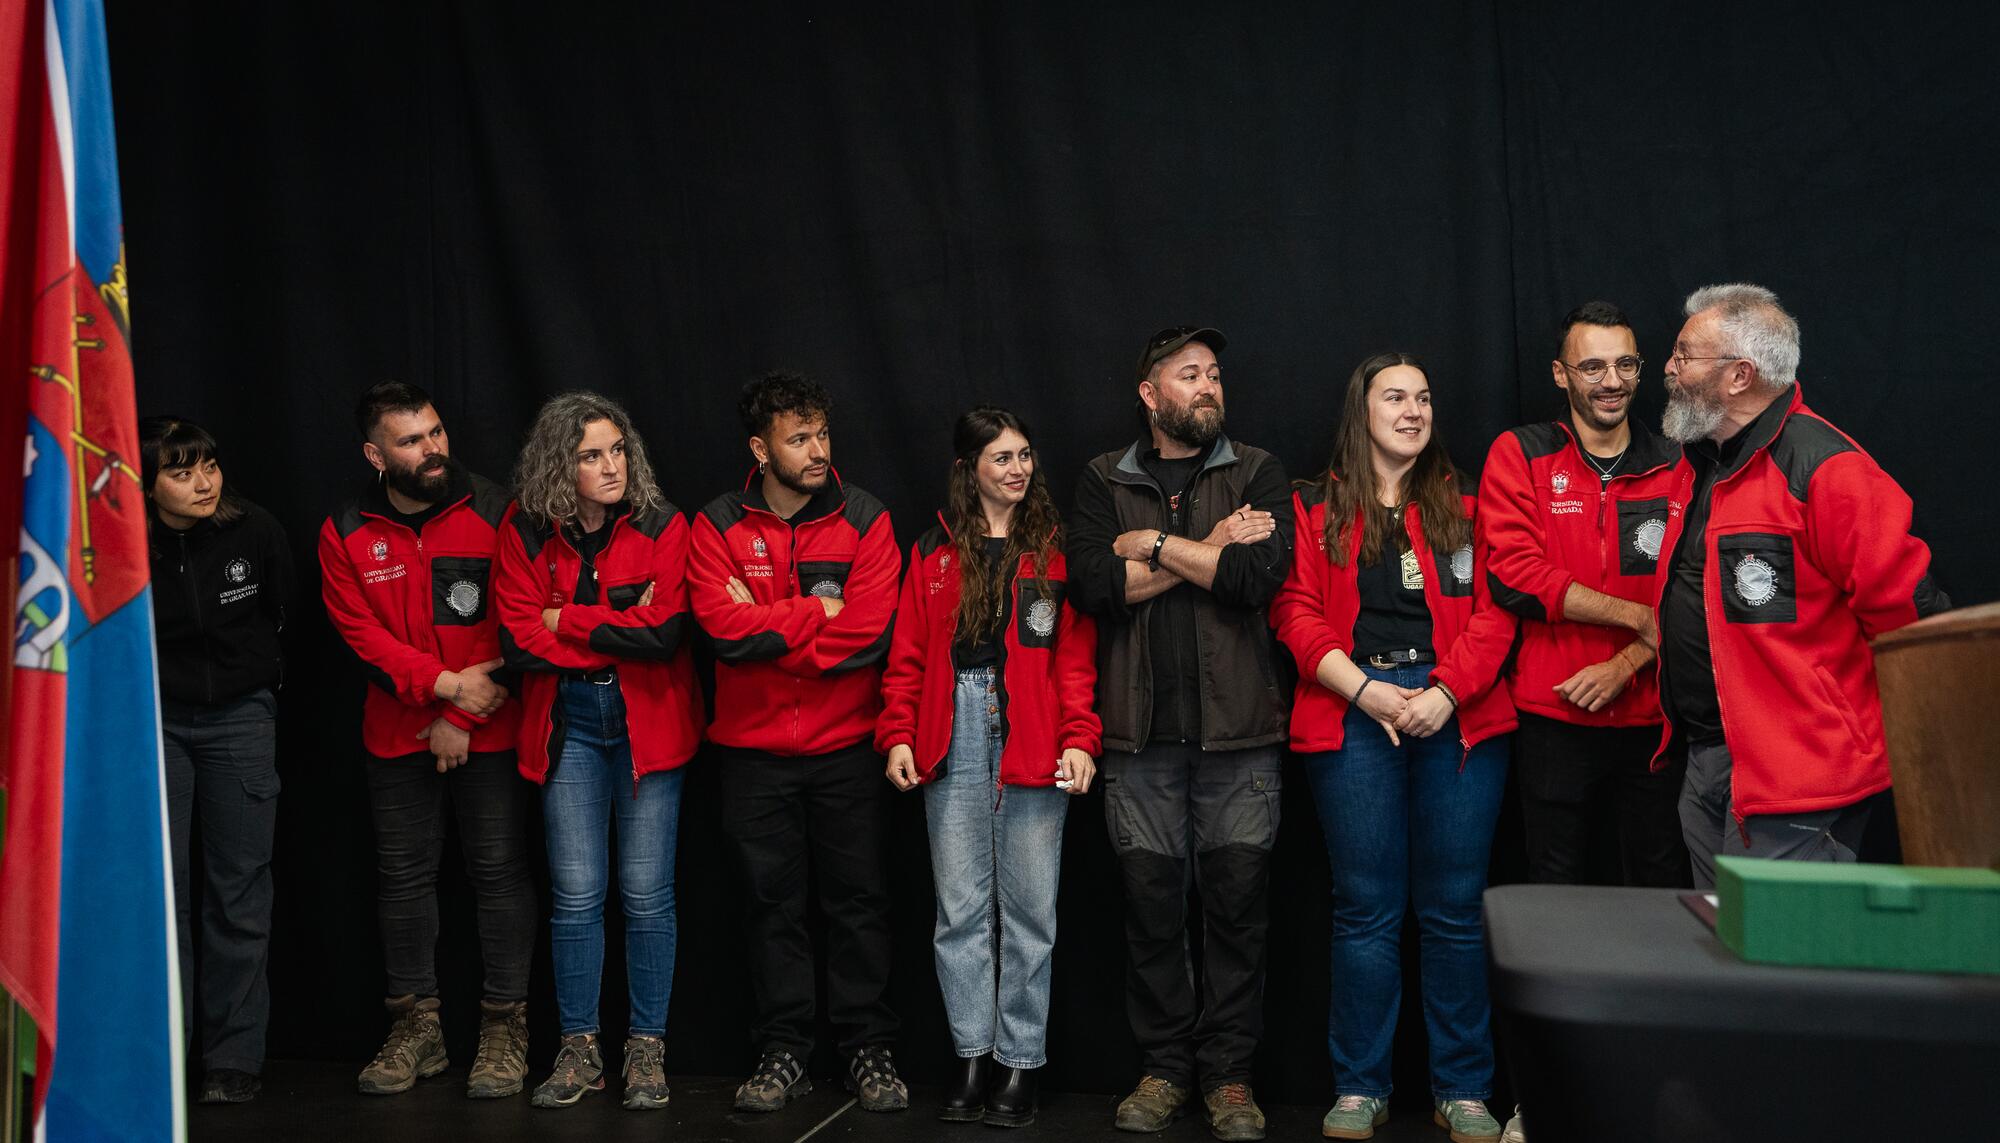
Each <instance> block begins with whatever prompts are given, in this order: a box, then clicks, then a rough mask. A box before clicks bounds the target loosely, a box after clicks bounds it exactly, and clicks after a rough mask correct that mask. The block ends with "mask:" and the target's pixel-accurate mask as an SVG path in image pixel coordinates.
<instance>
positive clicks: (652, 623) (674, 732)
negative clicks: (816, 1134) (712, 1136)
mask: <svg viewBox="0 0 2000 1143" xmlns="http://www.w3.org/2000/svg"><path fill="white" fill-rule="evenodd" d="M514 485H515V487H516V488H517V489H518V490H519V492H518V497H517V499H516V501H515V503H514V506H513V507H512V508H511V509H509V510H508V515H507V521H506V523H504V524H502V525H501V528H500V574H499V576H498V577H497V580H496V582H495V585H494V599H495V603H496V606H497V607H498V609H499V613H500V626H501V646H502V648H503V649H504V651H505V653H506V655H507V657H508V659H509V661H510V663H511V664H512V665H513V666H515V667H517V668H519V669H520V670H521V672H522V683H521V696H522V713H521V745H520V766H521V773H522V775H523V776H525V777H527V778H528V779H529V780H531V781H534V782H539V783H541V784H542V819H543V822H544V824H545V826H546V828H547V834H548V852H549V880H550V883H551V888H552V889H553V891H554V908H553V915H552V916H551V918H550V920H549V934H550V942H549V943H550V948H551V953H552V959H553V960H554V962H555V977H556V1008H557V1010H558V1011H557V1015H558V1016H559V1017H560V1018H561V1021H562V1046H561V1047H560V1048H559V1049H558V1050H557V1052H556V1060H555V1066H554V1067H553V1068H552V1069H551V1070H550V1073H549V1078H548V1079H546V1080H544V1081H543V1082H542V1083H541V1085H540V1086H538V1087H536V1088H535V1093H534V1095H533V1096H532V1097H531V1102H533V1104H534V1105H535V1106H536V1107H567V1106H569V1105H570V1104H573V1103H575V1102H576V1101H577V1100H579V1099H582V1098H583V1096H584V1095H585V1094H586V1093H588V1092H592V1091H598V1090H601V1089H602V1088H603V1087H604V1055H603V1052H602V1051H601V1049H600V1048H599V1046H598V1043H597V1031H598V1019H597V1002H598V993H599V990H600V987H601V985H602V983H603V975H604V907H605V898H606V896H607V894H608V890H609V883H610V852H611V848H612V846H611V835H612V830H613V828H614V825H615V828H616V830H617V835H618V845H617V851H618V892H619V896H620V898H621V900H622V901H623V903H624V909H625V981H626V989H627V992H628V1002H629V1004H630V1009H629V1014H628V1025H629V1026H628V1033H629V1035H628V1036H627V1038H626V1040H625V1051H624V1092H625V1095H624V1104H625V1106H626V1107H628V1108H632V1109H635V1110H639V1109H650V1108H659V1107H665V1106H666V1105H667V1097H668V1089H667V1077H666V1065H665V1055H664V1053H665V1042H666V1041H665V1037H666V1030H667V1003H668V999H669V997H670V996H671V995H672V992H673V983H674V943H675V940H676V937H677V914H676V909H675V897H674V853H675V848H676V842H677V839H678V836H679V830H680V815H681V775H682V771H681V769H680V767H681V766H682V765H683V764H685V763H686V762H687V760H688V759H689V758H691V757H693V755H694V751H695V746H696V745H697V744H698V743H699V742H700V740H701V692H700V691H699V690H698V689H696V686H695V679H694V667H693V665H692V662H691V660H690V656H689V652H688V645H687V640H686V639H685V637H684V636H685V635H686V634H687V630H688V617H687V550H688V526H687V519H686V518H685V517H683V516H682V515H681V514H680V511H679V510H678V509H676V508H675V507H674V506H673V505H672V504H671V503H669V502H668V501H667V499H666V497H664V496H662V495H661V494H660V488H659V485H658V484H657V483H656V482H655V481H654V479H653V467H652V464H651V463H650V462H649V461H648V459H647V457H646V446H645V443H644V442H643V441H641V440H640V439H639V433H638V430H636V429H634V428H633V427H632V420H631V418H630V417H628V416H627V415H626V413H625V410H624V409H622V408H620V407H619V406H618V405H617V403H615V402H613V401H611V400H609V399H607V398H605V397H601V396H598V395H597V394H595V393H563V394H560V395H558V396H555V397H551V398H550V399H549V401H548V403H547V404H545V405H543V406H542V410H541V412H540V414H539V415H537V416H536V417H535V423H534V426H533V427H532V428H530V429H529V430H528V442H527V444H526V445H524V446H523V447H522V449H521V459H520V462H519V463H518V465H517V466H516V467H515V470H514Z"/></svg>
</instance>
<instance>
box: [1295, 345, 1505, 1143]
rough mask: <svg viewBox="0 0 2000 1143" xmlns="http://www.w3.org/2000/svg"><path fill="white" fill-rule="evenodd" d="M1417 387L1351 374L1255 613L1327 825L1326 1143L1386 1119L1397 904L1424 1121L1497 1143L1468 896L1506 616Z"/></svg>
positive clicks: (1493, 800)
mask: <svg viewBox="0 0 2000 1143" xmlns="http://www.w3.org/2000/svg"><path fill="white" fill-rule="evenodd" d="M1431 399H1432V391H1431V384H1430V378H1429V376H1428V375H1427V373H1426V372H1425V370H1424V367H1423V365H1422V363H1420V362H1419V361H1418V360H1417V359H1416V358H1415V357H1412V356H1410V355H1409V354H1405V353H1383V354H1377V355H1376V356H1374V357H1370V358H1368V359H1367V360H1366V361H1363V362H1362V363H1361V365H1360V367H1359V368H1357V369H1356V370H1355V371H1354V374H1353V376H1351V377H1350V378H1349V379H1348V383H1347V396H1346V406H1345V409H1344V415H1343V416H1342V418H1341V423H1340V428H1339V429H1338V431H1337V432H1336V433H1335V435H1334V445H1333V457H1332V459H1331V460H1330V461H1329V462H1328V465H1327V471H1326V473H1325V474H1324V475H1323V476H1321V477H1320V478H1319V479H1318V480H1317V481H1315V482H1313V483H1312V484H1310V485H1308V486H1306V487H1304V488H1302V489H1301V490H1300V491H1299V492H1298V493H1297V495H1296V501H1297V502H1296V504H1295V505H1294V508H1295V520H1296V521H1297V523H1296V527H1297V528H1298V533H1297V552H1298V555H1297V557H1296V558H1295V559H1294V560H1293V563H1292V571H1291V575H1290V577H1289V578H1288V579H1287V580H1286V582H1285V586H1284V588H1283V589H1282V590H1280V591H1279V593H1278V597H1277V600H1276V601H1275V602H1274V603H1273V604H1272V607H1271V618H1272V623H1273V625H1274V626H1276V628H1277V629H1278V638H1279V640H1280V641H1281V642H1283V643H1284V644H1285V646H1286V647H1287V648H1288V649H1289V650H1290V651H1291V652H1292V654H1293V656H1294V657H1295V658H1296V659H1297V661H1298V667H1299V681H1298V686H1297V690H1296V693H1295V695H1294V701H1293V706H1292V734H1291V737H1292V749H1293V750H1294V751H1297V752H1298V753H1300V754H1302V755H1304V757H1305V764H1306V776H1307V778H1308V780H1309V781H1310V782H1311V784H1312V791H1313V800H1314V802H1315V803H1316V804H1317V806H1318V809H1319V818H1320V824H1321V826H1322V827H1323V828H1324V830H1325V833H1326V848H1327V859H1328V862H1329V864H1330V865H1331V867H1332V883H1333V1000H1332V1005H1331V1012H1330V1013H1329V1016H1328V1028H1327V1042H1328V1048H1329V1051H1330V1054H1331V1055H1332V1058H1333V1072H1334V1088H1335V1091H1336V1093H1337V1098H1336V1099H1335V1102H1334V1106H1333V1109H1332V1110H1331V1111H1329V1112H1328V1113H1327V1116H1326V1121H1325V1123H1324V1124H1323V1131H1324V1133H1325V1135H1326V1136H1327V1137H1329V1138H1333V1139H1366V1138H1368V1137H1370V1136H1371V1135H1373V1134H1374V1129H1375V1126H1376V1125H1377V1124H1379V1123H1381V1122H1383V1121H1384V1120H1385V1119H1386V1118H1387V1116H1388V1097H1389V1074H1390V1073H1389V1061H1390V1047H1391V1043H1392V1040H1393V1037H1394V1035H1395V1029H1396V1011H1397V1007H1398V1004H1399V1002H1400V1000H1401V997H1402V991H1403V984H1402V970H1401V956H1400V952H1399V950H1398V941H1399V937H1400V934H1401V932H1402V927H1403V915H1404V911H1405V909H1406V908H1407V907H1410V906H1412V905H1414V908H1415V911H1416V914H1417V922H1418V931H1419V934H1420V939H1421V940H1422V944H1423V952H1422V963H1423V997H1424V1024H1425V1030H1426V1031H1427V1032H1428V1033H1429V1040H1430V1060H1431V1097H1432V1100H1433V1106H1434V1111H1435V1119H1436V1121H1437V1123H1438V1124H1439V1125H1440V1126H1444V1127H1446V1128H1448V1129H1449V1130H1450V1131H1451V1137H1452V1139H1454V1140H1457V1141H1459V1143H1465V1141H1469V1140H1490V1139H1497V1138H1499V1135H1500V1125H1499V1123H1498V1122H1497V1121H1496V1120H1494V1118H1493V1116H1492V1115H1491V1114H1490V1113H1489V1112H1488V1111H1487V1109H1486V1105H1485V1100H1486V1099H1487V1098H1488V1097H1489V1096H1490V1095H1491V1094H1492V1085H1493V1045H1492V1039H1491V1036H1490V1035H1489V1032H1488V1019H1489V1016H1488V1012H1489V1009H1488V1004H1487V997H1486V953H1485V934H1484V929H1483V926H1482V921H1481V916H1480V894H1481V892H1482V891H1484V889H1485V888H1486V861H1487V852H1488V850H1490V849H1491V848H1492V844H1493V829H1494V824H1495V822H1496V821H1497V820H1498V818H1499V813H1500V792H1501V787H1502V784H1503V783H1504V781H1505V778H1506V773H1507V745H1506V741H1505V739H1503V738H1500V737H1497V736H1499V735H1502V734H1504V733H1506V732H1507V731H1510V730H1512V729H1514V724H1515V719H1514V707H1513V703H1512V701H1511V700H1510V699H1509V697H1508V694H1507V690H1506V686H1505V684H1504V683H1502V682H1500V681H1499V673H1500V668H1501V665H1502V663H1503V662H1504V661H1505V659H1506V655H1507V650H1508V646H1509V644H1510V643H1511V641H1512V638H1513V622H1512V620H1511V618H1510V617H1509V616H1508V614H1507V613H1506V612H1505V611H1503V610H1501V609H1500V608H1498V607H1497V606H1495V605H1494V604H1493V601H1492V599H1491V598H1490V597H1489V596H1488V594H1487V591H1486V589H1485V585H1484V576H1483V575H1482V574H1481V573H1482V572H1483V571H1484V568H1483V567H1482V566H1481V564H1482V563H1483V561H1482V560H1478V559H1475V552H1474V545H1473V528H1472V519H1471V517H1472V512H1473V499H1472V497H1471V496H1469V495H1465V494H1463V493H1462V492H1461V490H1460V482H1459V477H1458V473H1457V471H1456V470H1455V469H1454V468H1453V467H1452V463H1451V458H1450V457H1449V456H1448V455H1446V453H1445V448H1444V444H1443V442H1442V441H1441V440H1440V439H1439V437H1438V435H1437V432H1436V431H1435V426H1434V424H1433V421H1432V402H1431Z"/></svg>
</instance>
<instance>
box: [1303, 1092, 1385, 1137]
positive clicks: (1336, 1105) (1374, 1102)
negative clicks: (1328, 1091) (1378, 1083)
mask: <svg viewBox="0 0 2000 1143" xmlns="http://www.w3.org/2000/svg"><path fill="white" fill-rule="evenodd" d="M1387 1122H1389V1101H1388V1100H1386V1099H1380V1098H1378V1097H1376V1096H1372V1095H1342V1096H1336V1097H1335V1098H1334V1101H1333V1110H1332V1111H1329V1112H1327V1113H1326V1118H1325V1119H1322V1120H1320V1121H1319V1133H1320V1134H1321V1135H1324V1136H1326V1137H1327V1138H1328V1139H1373V1138H1374V1137H1375V1129H1376V1128H1377V1127H1380V1126H1382V1125H1383V1124H1384V1123H1387Z"/></svg>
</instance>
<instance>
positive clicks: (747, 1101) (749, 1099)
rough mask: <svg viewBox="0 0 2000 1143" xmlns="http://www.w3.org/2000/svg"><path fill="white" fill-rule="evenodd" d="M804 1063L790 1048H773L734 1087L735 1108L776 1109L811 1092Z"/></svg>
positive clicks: (753, 1109)
mask: <svg viewBox="0 0 2000 1143" xmlns="http://www.w3.org/2000/svg"><path fill="white" fill-rule="evenodd" d="M812 1089H813V1082H812V1080H811V1079H810V1078H808V1077H807V1076H806V1066H805V1065H804V1064H802V1063H800V1062H799V1059H798V1057H797V1056H794V1055H792V1054H791V1053H790V1052H786V1051H781V1050H779V1049H776V1048H773V1049H772V1050H770V1051H768V1052H765V1053H764V1055H763V1058H761V1059H759V1060H758V1061H757V1070H756V1071H755V1072H753V1073H751V1076H750V1078H749V1079H747V1080H744V1081H743V1086H741V1087H739V1088H737V1089H736V1110H738V1111H778V1110H781V1109H782V1108H783V1107H784V1106H785V1105H786V1104H788V1103H790V1102H792V1101H793V1100H795V1099H799V1098H802V1097H804V1096H808V1095H811V1094H812Z"/></svg>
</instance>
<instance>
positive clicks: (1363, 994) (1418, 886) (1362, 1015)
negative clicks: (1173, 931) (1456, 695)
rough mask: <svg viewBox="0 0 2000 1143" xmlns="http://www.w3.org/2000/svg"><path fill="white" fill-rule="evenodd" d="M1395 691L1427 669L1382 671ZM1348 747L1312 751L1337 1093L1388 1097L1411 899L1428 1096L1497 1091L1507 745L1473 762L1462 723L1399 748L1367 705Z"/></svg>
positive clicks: (1489, 743) (1421, 680)
mask: <svg viewBox="0 0 2000 1143" xmlns="http://www.w3.org/2000/svg"><path fill="white" fill-rule="evenodd" d="M1361 669H1362V671H1363V672H1364V673H1365V674H1367V675H1368V677H1370V678H1372V679H1378V680H1380V681H1381V682H1384V683H1388V684H1390V685H1393V686H1402V687H1411V688H1419V687H1423V686H1425V685H1427V684H1426V676H1427V675H1428V674H1429V673H1430V668H1429V667H1428V666H1425V665H1417V666H1408V667H1399V668H1396V669H1394V670H1388V671H1384V670H1378V669H1376V668H1374V667H1369V666H1363V667H1362V668H1361ZM1344 733H1345V738H1344V739H1343V742H1344V745H1343V746H1342V747H1341V748H1340V749H1339V750H1335V751H1332V752H1330V753H1323V754H1312V755H1308V756H1307V757H1306V776H1307V778H1308V779H1309V780H1310V781H1311V783H1312V792H1313V801H1314V803H1315V805H1316V806H1317V808H1318V810H1319V820H1320V825H1321V827H1322V828H1323V829H1324V830H1325V831H1326V855H1327V862H1328V864H1329V865H1330V866H1331V867H1332V883H1333V1001H1332V1004H1331V1005H1330V1008H1331V1011H1330V1012H1329V1013H1328V1018H1327V1050H1328V1052H1329V1054H1330V1055H1331V1056H1332V1057H1333V1083H1334V1090H1336V1091H1337V1092H1339V1093H1340V1094H1341V1095H1367V1096H1375V1097H1378V1098H1381V1097H1386V1096H1387V1095H1388V1094H1389V1089H1390V1077H1389V1057H1390V1052H1389V1049H1390V1045H1391V1042H1392V1041H1393V1039H1394V1037H1395V1033H1396V1014H1397V1010H1398V1008H1399V1007H1400V1006H1401V1002H1402V998H1403V972H1402V954H1401V947H1400V946H1401V937H1402V931H1403V913H1404V909H1405V907H1406V904H1410V905H1414V906H1415V908H1416V913H1417V928H1418V932H1419V934H1420V937H1421V940H1422V942H1423V944H1422V957H1421V965H1422V973H1423V998H1424V1030H1425V1032H1426V1033H1427V1034H1428V1035H1429V1039H1430V1066H1431V1095H1432V1096H1433V1097H1434V1098H1437V1099H1486V1098H1488V1097H1489V1096H1490V1095H1491V1094H1492V1089H1493V1040H1492V1036H1491V1033H1490V1030H1489V1023H1490V1016H1491V1009H1490V1008H1489V1006H1488V1003H1487V998H1486V929H1485V923H1484V920H1483V917H1482V914H1481V912H1480V894H1481V893H1482V892H1483V891H1484V890H1485V888H1486V863H1487V857H1488V854H1489V852H1490V851H1491V849H1492V848H1493V828H1494V825H1495V823H1496V822H1497V821H1498V819H1499V816H1500V792H1501V787H1502V786H1503V785H1504V784H1505V782H1506V777H1507V741H1506V739H1505V738H1504V737H1502V738H1489V739H1487V740H1486V741H1484V742H1482V743H1480V744H1479V745H1477V746H1475V747H1473V749H1472V752H1471V755H1470V756H1469V757H1464V758H1463V761H1464V765H1463V767H1461V766H1460V760H1461V756H1462V755H1463V748H1462V747H1461V746H1460V745H1459V741H1458V720H1457V719H1455V718H1454V719H1452V720H1451V721H1449V722H1446V723H1445V724H1444V726H1443V727H1442V728H1441V729H1440V730H1439V731H1438V732H1437V733H1436V734H1433V735H1431V736H1430V737H1429V738H1412V737H1409V736H1408V735H1404V736H1403V744H1402V746H1401V747H1396V746H1391V745H1390V744H1389V736H1388V735H1387V734H1386V733H1384V732H1383V730H1382V728H1381V726H1379V725H1378V724H1377V723H1376V722H1375V720H1374V719H1372V718H1370V717H1368V715H1366V714H1364V713H1363V712H1362V711H1361V710H1360V709H1359V708H1358V707H1350V708H1349V709H1348V712H1347V719H1346V722H1345V724H1344Z"/></svg>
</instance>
